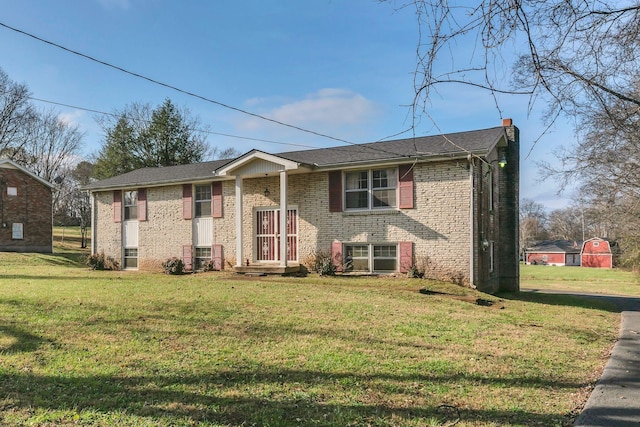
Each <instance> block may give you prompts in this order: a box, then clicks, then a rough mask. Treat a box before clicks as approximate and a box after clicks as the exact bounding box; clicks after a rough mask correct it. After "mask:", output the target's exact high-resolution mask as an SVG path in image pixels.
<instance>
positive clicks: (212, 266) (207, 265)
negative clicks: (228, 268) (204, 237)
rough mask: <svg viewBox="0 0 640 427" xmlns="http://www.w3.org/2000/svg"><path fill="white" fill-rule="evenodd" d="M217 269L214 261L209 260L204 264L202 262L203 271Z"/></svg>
mask: <svg viewBox="0 0 640 427" xmlns="http://www.w3.org/2000/svg"><path fill="white" fill-rule="evenodd" d="M215 270H216V265H215V264H214V263H213V261H207V262H205V263H204V264H202V271H205V272H206V271H215Z"/></svg>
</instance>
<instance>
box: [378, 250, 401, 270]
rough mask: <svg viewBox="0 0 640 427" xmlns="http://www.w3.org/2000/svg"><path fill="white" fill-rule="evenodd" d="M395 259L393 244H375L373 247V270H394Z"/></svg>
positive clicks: (395, 251)
mask: <svg viewBox="0 0 640 427" xmlns="http://www.w3.org/2000/svg"><path fill="white" fill-rule="evenodd" d="M397 259H398V257H397V248H396V246H395V245H394V246H382V245H376V246H374V247H373V270H374V271H396V270H397V268H396V265H397Z"/></svg>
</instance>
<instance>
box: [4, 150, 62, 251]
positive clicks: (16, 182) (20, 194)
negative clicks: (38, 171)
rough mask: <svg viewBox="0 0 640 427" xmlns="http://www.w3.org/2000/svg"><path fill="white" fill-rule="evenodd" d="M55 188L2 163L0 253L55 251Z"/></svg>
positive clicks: (11, 162)
mask: <svg viewBox="0 0 640 427" xmlns="http://www.w3.org/2000/svg"><path fill="white" fill-rule="evenodd" d="M52 191H53V185H52V184H51V183H49V182H47V181H45V180H44V179H42V178H40V177H38V176H36V175H35V174H33V173H32V172H30V171H29V170H27V169H26V168H24V167H22V166H20V165H18V164H17V163H15V162H13V161H11V160H8V159H1V160H0V251H2V252H43V253H51V252H52V251H53V210H52V203H53V201H52Z"/></svg>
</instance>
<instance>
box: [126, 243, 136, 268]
mask: <svg viewBox="0 0 640 427" xmlns="http://www.w3.org/2000/svg"><path fill="white" fill-rule="evenodd" d="M124 268H138V248H125V250H124Z"/></svg>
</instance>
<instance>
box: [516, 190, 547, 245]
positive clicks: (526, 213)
mask: <svg viewBox="0 0 640 427" xmlns="http://www.w3.org/2000/svg"><path fill="white" fill-rule="evenodd" d="M546 223H547V213H546V211H545V208H544V206H543V205H542V204H541V203H538V202H536V201H533V200H530V199H522V200H521V201H520V253H524V250H525V249H526V248H527V247H529V246H531V244H533V243H534V242H536V241H539V240H544V239H546V238H547V237H548V233H547V230H546Z"/></svg>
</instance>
